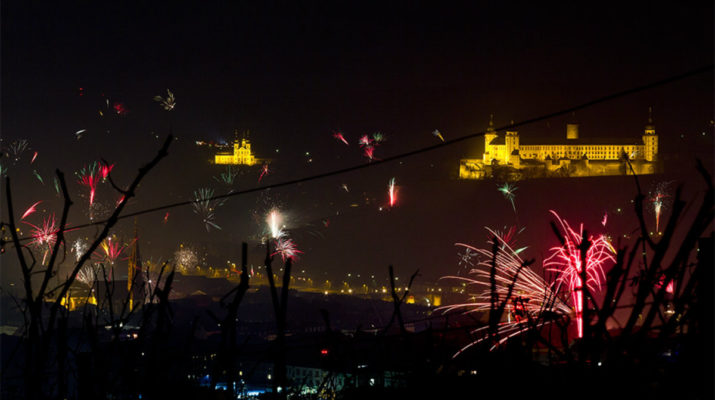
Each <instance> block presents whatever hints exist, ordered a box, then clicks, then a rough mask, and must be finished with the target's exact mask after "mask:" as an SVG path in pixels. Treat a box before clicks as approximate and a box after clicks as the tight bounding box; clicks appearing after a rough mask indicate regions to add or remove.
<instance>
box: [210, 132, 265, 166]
mask: <svg viewBox="0 0 715 400" xmlns="http://www.w3.org/2000/svg"><path fill="white" fill-rule="evenodd" d="M214 157H215V160H214V163H215V164H220V165H248V166H251V165H255V164H256V163H258V162H259V161H260V160H258V159H256V157H255V156H254V155H253V153H252V152H251V142H250V141H249V140H248V138H247V135H245V134H244V136H243V138H241V140H239V139H238V132H236V139H235V140H234V141H233V152H221V153H218V154H216V155H215V156H214Z"/></svg>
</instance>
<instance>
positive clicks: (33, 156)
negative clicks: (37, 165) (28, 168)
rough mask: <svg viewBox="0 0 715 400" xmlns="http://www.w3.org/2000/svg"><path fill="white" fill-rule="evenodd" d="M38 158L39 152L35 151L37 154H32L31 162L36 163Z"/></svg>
mask: <svg viewBox="0 0 715 400" xmlns="http://www.w3.org/2000/svg"><path fill="white" fill-rule="evenodd" d="M36 158H37V152H35V154H33V155H32V160H30V164H32V163H34V162H35V159H36Z"/></svg>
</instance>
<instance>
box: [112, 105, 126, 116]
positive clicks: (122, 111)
mask: <svg viewBox="0 0 715 400" xmlns="http://www.w3.org/2000/svg"><path fill="white" fill-rule="evenodd" d="M112 107H113V108H114V112H116V113H117V115H125V114H126V113H128V112H129V110H127V107H126V106H125V105H124V103H119V102H114V104H113V106H112Z"/></svg>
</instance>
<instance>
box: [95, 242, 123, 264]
mask: <svg viewBox="0 0 715 400" xmlns="http://www.w3.org/2000/svg"><path fill="white" fill-rule="evenodd" d="M99 247H100V249H101V250H99V251H97V252H95V253H94V256H95V260H96V261H97V262H103V263H108V264H109V265H110V266H114V264H115V263H116V262H117V260H118V259H119V257H120V256H121V255H122V253H123V252H124V250H125V249H126V248H127V245H126V244H123V243H121V241H119V240H117V239H115V238H112V237H111V236H110V237H108V238H106V239H104V240H103V241H102V243H101V244H100V245H99Z"/></svg>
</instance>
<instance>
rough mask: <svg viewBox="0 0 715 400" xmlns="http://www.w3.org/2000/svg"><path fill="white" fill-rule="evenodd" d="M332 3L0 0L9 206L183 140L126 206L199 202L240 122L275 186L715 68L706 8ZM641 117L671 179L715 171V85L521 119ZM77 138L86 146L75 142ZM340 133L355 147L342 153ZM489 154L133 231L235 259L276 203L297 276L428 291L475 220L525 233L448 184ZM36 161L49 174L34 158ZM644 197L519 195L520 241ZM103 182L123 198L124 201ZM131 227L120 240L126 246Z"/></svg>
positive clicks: (124, 175)
mask: <svg viewBox="0 0 715 400" xmlns="http://www.w3.org/2000/svg"><path fill="white" fill-rule="evenodd" d="M175 3H179V2H175ZM237 3H238V2H237ZM341 3H342V2H334V3H330V4H321V5H318V4H313V3H312V2H311V4H304V3H303V2H291V3H289V4H287V5H283V4H281V5H279V4H277V3H275V2H256V4H244V3H243V2H240V4H221V5H220V6H217V5H215V4H211V5H207V4H206V2H201V3H198V2H197V3H196V4H194V5H193V6H185V5H178V4H174V3H167V4H165V5H156V4H151V5H150V4H146V5H142V6H129V5H126V4H124V2H112V3H107V4H105V5H98V4H95V3H91V4H88V3H86V2H63V3H62V4H59V3H58V4H49V5H48V4H41V3H34V2H24V1H3V2H2V99H1V100H2V103H1V105H2V110H1V111H2V137H3V141H4V143H5V144H7V143H10V142H11V141H12V140H17V139H27V140H28V142H29V145H30V147H31V149H30V150H28V151H27V153H26V154H25V155H24V159H23V161H22V162H20V163H18V165H14V166H10V176H11V177H12V178H13V183H14V185H16V186H17V189H16V190H15V192H16V193H17V194H16V196H17V198H18V200H17V202H18V204H19V205H18V208H24V207H23V206H25V207H26V206H29V205H30V204H32V203H34V202H35V201H38V200H43V201H44V210H45V213H48V212H52V211H55V212H59V210H60V208H59V202H58V200H57V197H56V196H55V193H54V189H53V188H52V184H51V183H50V182H51V175H52V171H53V170H54V168H60V169H62V170H63V171H64V172H65V173H66V174H67V175H68V176H69V175H72V173H73V171H76V170H78V169H79V168H81V167H82V166H83V165H85V164H87V163H90V162H92V161H95V160H98V159H99V158H100V157H103V158H106V159H107V160H110V161H111V162H113V163H116V169H115V171H114V175H115V178H116V179H117V180H118V181H119V182H128V181H129V179H130V178H131V177H132V175H133V173H134V171H136V169H137V168H138V167H139V166H140V165H141V163H143V162H145V161H146V160H148V159H149V158H150V157H152V155H153V154H154V152H155V151H156V150H157V148H158V147H159V145H160V143H161V138H163V137H165V136H166V134H167V133H168V132H169V130H170V129H171V131H172V132H173V133H174V135H175V136H176V137H177V140H176V141H175V142H174V143H173V144H172V147H171V149H170V156H169V158H168V159H167V160H166V161H164V162H163V163H162V164H161V165H160V166H159V167H158V168H157V169H156V170H155V171H153V173H152V175H151V176H150V177H149V178H147V180H146V182H145V183H144V185H142V188H141V189H140V191H139V193H138V196H139V197H138V198H137V199H135V200H133V202H132V203H131V204H130V205H129V207H128V208H129V210H130V211H136V210H140V209H142V208H145V207H153V206H157V205H161V204H165V203H172V202H176V201H182V200H188V199H190V198H191V196H192V192H193V190H195V189H197V188H200V187H211V188H213V189H215V190H216V192H217V193H224V192H226V191H227V190H228V189H229V188H228V187H226V186H221V185H219V184H218V183H217V182H216V181H215V180H213V179H212V177H213V176H216V175H218V174H219V173H220V172H221V171H222V169H221V168H218V167H216V166H212V165H209V164H208V162H207V160H208V159H209V158H211V155H212V154H211V151H209V150H207V149H206V148H202V147H197V146H195V145H194V141H195V140H220V139H228V140H230V139H231V137H232V132H233V131H234V129H239V130H240V131H244V130H250V131H251V139H252V141H253V144H254V148H255V151H256V152H257V155H258V156H259V157H265V158H271V159H273V163H272V164H271V165H272V169H273V172H272V174H271V175H269V176H268V177H267V178H265V180H264V181H263V182H262V183H265V184H272V183H276V182H281V181H284V180H287V179H292V178H297V177H303V176H309V175H312V174H315V173H319V172H324V171H330V170H334V169H337V168H343V167H347V166H351V165H357V164H362V163H365V162H366V160H365V159H364V158H363V157H362V156H361V154H360V151H359V149H358V147H357V145H356V143H355V142H356V140H357V137H358V136H359V135H362V134H365V133H373V132H376V131H380V132H382V133H384V134H385V135H386V137H387V141H386V142H385V143H384V144H383V145H382V146H380V147H379V148H378V149H377V151H376V156H377V157H386V156H390V155H395V154H399V153H403V152H406V151H410V150H413V149H417V148H421V147H425V146H429V145H432V144H435V143H437V142H436V140H437V139H436V138H435V137H434V136H432V135H431V132H432V131H433V130H434V129H439V130H440V131H441V132H442V133H443V135H444V136H445V138H446V139H453V138H456V137H459V136H463V135H467V134H471V133H475V132H479V131H482V130H483V129H484V128H485V127H486V124H487V121H488V120H489V115H490V114H492V113H493V114H494V115H495V117H494V118H495V123H496V124H497V125H504V124H506V123H508V122H509V121H510V120H515V121H519V120H522V119H526V118H531V117H535V116H539V115H541V114H545V113H550V112H554V111H557V110H560V109H563V108H566V107H570V106H573V105H576V104H580V103H583V102H585V101H588V100H591V99H593V98H596V97H600V96H603V95H607V94H610V93H612V92H617V91H620V90H624V89H628V88H631V87H634V86H638V85H642V84H646V83H649V82H651V81H655V80H659V79H663V78H666V77H669V76H672V75H677V74H680V73H682V72H685V71H688V70H691V69H694V68H697V67H700V66H703V65H707V64H711V63H712V61H713V8H712V3H711V2H699V3H700V4H697V5H690V4H688V5H684V4H680V3H677V2H676V3H668V4H664V5H661V4H656V3H645V2H644V3H643V4H640V5H634V4H630V3H628V4H626V3H625V2H592V3H588V4H585V5H584V4H576V3H577V2H571V3H565V4H558V5H543V4H534V2H473V3H472V4H470V5H467V6H465V5H461V4H458V3H451V4H442V2H414V3H402V2H376V3H370V2H360V3H356V4H353V5H346V4H341ZM383 3H389V4H383ZM80 88H82V90H81V93H82V96H80ZM167 88H169V89H171V90H172V91H173V92H174V93H175V95H176V98H177V106H176V108H175V109H174V110H173V111H171V112H166V111H164V110H162V109H161V108H160V107H159V105H158V104H157V103H156V102H154V101H153V100H152V98H153V97H154V96H155V95H164V94H165V91H166V89H167ZM105 99H109V100H110V102H121V103H123V104H124V105H125V106H126V107H127V109H128V110H129V112H128V114H126V115H124V116H117V115H113V114H111V113H105V114H106V115H105V116H104V117H100V116H99V114H98V110H100V109H102V107H103V106H104V104H105V103H104V102H105ZM649 106H652V107H653V108H654V118H655V121H656V126H657V131H658V133H659V134H660V135H661V136H660V137H661V146H662V148H663V149H665V150H667V152H668V155H664V156H667V157H669V159H670V160H671V163H670V168H671V169H670V173H673V174H676V173H680V174H682V175H683V176H687V175H688V174H690V173H691V172H692V171H693V169H692V165H693V155H699V156H701V157H705V158H706V163H708V165H712V153H713V135H712V134H713V130H712V122H711V121H712V119H713V115H712V114H713V112H712V111H713V76H712V72H708V73H705V74H701V75H698V76H696V77H693V78H690V79H687V80H684V81H681V82H677V83H673V84H670V85H668V86H663V87H661V88H657V89H652V90H648V91H645V92H641V93H639V94H637V95H633V96H629V97H624V98H622V99H618V100H614V101H611V102H608V103H604V104H600V105H597V106H594V107H591V108H588V109H585V110H582V111H579V112H578V113H577V114H576V115H575V116H564V117H559V118H552V119H550V120H548V121H544V122H540V123H536V124H531V125H528V126H524V127H521V128H520V134H521V135H522V136H529V135H531V136H536V137H549V136H551V137H554V136H562V135H563V134H564V131H565V128H564V124H565V123H566V121H567V120H568V119H569V118H576V119H577V120H578V122H579V123H580V124H581V132H582V135H584V136H588V135H591V136H599V137H609V136H616V137H626V136H627V137H631V136H633V137H638V136H639V135H640V133H641V132H642V128H643V125H644V123H645V120H646V118H647V108H648V107H649ZM80 129H86V130H87V132H86V133H85V135H84V136H83V137H82V139H81V140H76V139H75V135H74V132H76V131H78V130H80ZM334 130H342V131H343V132H345V135H346V137H347V138H348V139H349V140H350V141H351V142H352V143H351V145H350V146H349V147H345V146H344V145H343V144H341V143H339V142H337V141H335V140H334V139H333V138H332V137H331V133H332V132H333V131H334ZM681 135H683V136H682V137H681ZM156 136H159V138H160V139H156ZM276 149H278V150H279V151H278V152H276ZM480 150H481V149H480V140H471V141H467V142H462V143H460V144H457V145H453V146H451V147H447V148H444V149H441V150H438V151H434V152H431V153H427V154H424V155H421V156H417V157H413V158H408V159H405V160H403V162H402V163H397V162H396V163H390V164H385V165H381V166H378V167H375V168H369V169H364V170H361V171H357V172H353V173H350V174H346V175H344V176H339V177H333V178H329V179H324V180H320V181H315V182H311V183H308V184H304V185H302V186H300V187H289V188H284V189H278V190H273V191H270V192H268V193H262V194H260V195H247V196H241V197H236V198H232V199H231V200H229V202H228V203H226V204H225V205H224V206H222V207H221V208H220V209H219V210H218V211H217V223H218V224H219V225H221V226H222V227H223V230H221V231H216V230H212V231H211V232H208V233H207V232H206V230H205V229H204V226H203V224H202V223H201V221H200V220H199V218H198V217H197V216H196V215H194V214H193V213H192V212H191V208H190V207H184V208H182V209H172V210H170V212H171V216H170V218H169V223H168V224H166V225H164V224H162V223H161V221H162V218H163V216H164V212H159V213H155V214H149V215H146V216H143V217H141V219H140V221H139V223H140V227H141V230H142V231H143V232H144V233H143V236H144V241H145V243H146V245H145V247H144V248H145V250H144V251H145V254H147V256H152V257H154V258H155V259H159V258H163V259H166V258H168V257H171V253H172V251H173V249H175V248H176V247H177V246H178V243H180V242H184V243H193V244H195V245H197V246H199V245H200V243H213V244H220V245H221V246H224V248H229V247H230V246H232V245H233V244H236V243H238V242H240V241H241V240H250V241H251V245H252V246H253V248H254V249H256V250H257V252H258V253H259V250H258V249H257V241H256V240H255V238H256V236H257V235H259V234H260V233H261V228H262V227H261V226H259V224H257V223H256V222H255V221H254V218H253V217H252V214H254V213H261V212H263V211H265V209H266V208H268V207H269V206H271V205H276V204H278V205H280V206H281V207H282V209H283V210H285V211H286V212H287V213H288V215H289V216H290V220H289V225H290V226H289V228H291V234H292V235H293V237H294V238H295V240H296V242H297V243H298V246H299V248H301V249H302V250H304V251H305V254H304V255H303V256H302V258H301V261H300V263H301V264H302V265H303V266H304V267H306V268H313V269H314V270H315V271H316V273H320V274H336V275H340V274H343V273H344V272H345V271H353V270H354V271H362V272H363V273H384V274H386V268H385V267H386V266H387V265H388V264H390V263H393V264H395V266H396V268H397V270H398V272H399V271H403V273H404V274H408V273H409V272H411V271H413V270H414V269H416V268H421V270H422V271H423V272H424V275H425V277H426V278H427V277H429V278H434V277H438V276H441V275H445V274H448V273H453V272H454V269H455V268H456V250H455V248H454V242H457V241H459V242H467V243H473V244H477V245H481V244H483V242H484V240H485V239H486V235H485V231H484V229H483V227H484V226H492V227H497V228H500V227H503V226H505V225H511V224H514V223H515V222H516V221H515V216H514V213H513V211H512V210H511V205H510V204H509V203H508V202H507V201H505V200H504V199H503V197H501V195H500V194H499V193H498V192H497V190H496V183H495V182H467V183H465V182H455V181H454V180H453V177H454V174H455V173H456V169H457V165H458V160H459V157H462V156H478V155H479V154H480ZM34 151H37V152H38V158H37V161H36V162H35V163H33V164H32V165H29V158H30V156H31V154H32V153H34ZM306 152H310V154H311V157H310V158H312V162H308V161H307V160H308V157H307V156H305V153H306ZM665 153H666V151H664V154H665ZM708 157H709V158H708ZM33 170H37V171H38V173H40V175H41V176H43V177H44V181H45V183H44V184H40V183H39V182H38V180H37V179H36V178H35V177H33V174H32V171H33ZM257 175H258V172H257V170H256V169H252V170H247V171H243V175H241V176H240V178H239V181H238V183H237V185H235V187H233V188H232V189H234V190H241V189H248V188H252V187H255V186H256V184H257V182H256V180H257ZM391 177H395V178H396V180H397V183H398V185H400V187H401V192H400V193H401V200H400V206H399V207H397V208H395V209H393V210H390V211H389V212H386V211H379V209H378V207H379V206H380V205H383V204H384V203H385V202H386V190H387V183H388V180H389V179H390V178H391ZM666 179H671V178H670V177H665V176H664V177H650V178H645V180H646V181H647V182H646V183H656V182H657V181H661V180H666ZM672 179H679V178H678V177H674V178H672ZM343 183H345V184H347V185H348V187H349V188H350V192H349V193H346V192H345V191H344V190H342V189H341V188H340V186H341V184H343ZM631 183H632V181H631V180H630V179H626V178H606V179H603V178H600V179H585V180H577V181H573V180H549V181H537V182H524V183H522V184H520V188H519V191H518V192H517V205H518V223H519V224H520V225H521V226H526V227H527V230H526V232H527V233H526V236H525V239H524V241H525V242H527V243H526V244H528V245H529V246H531V247H532V248H534V251H535V254H534V257H537V256H539V255H538V252H542V253H543V252H545V251H546V250H547V249H548V247H549V246H551V245H553V243H551V242H550V241H548V240H546V239H544V235H543V233H544V232H547V234H548V220H549V217H548V209H549V208H558V207H561V210H563V214H565V216H566V217H567V218H568V219H574V220H583V221H590V222H592V223H595V224H597V222H598V221H600V218H601V217H602V215H603V212H604V210H609V209H611V208H613V207H616V205H620V204H622V203H627V202H628V200H629V199H630V198H632V197H633V195H634V192H632V190H631V189H632V187H631V186H627V185H631ZM70 186H71V187H70V191H71V192H73V194H75V195H76V196H77V197H78V199H77V205H76V206H75V209H74V211H73V214H72V215H71V223H74V224H79V223H84V222H86V221H87V216H86V199H81V198H79V196H80V194H81V193H83V192H82V188H80V187H79V186H78V185H76V183H75V182H74V180H72V179H71V181H70ZM624 187H625V188H626V189H623V188H624ZM101 189H102V190H104V194H106V197H105V201H107V202H108V204H110V203H111V200H107V199H111V198H112V196H114V195H111V194H110V191H109V189H108V188H107V187H102V188H101ZM616 189H617V190H616ZM692 190H693V192H695V191H697V187H693V188H692ZM568 194H573V196H572V197H569V196H568ZM366 199H367V203H369V204H366ZM579 201H582V202H581V203H579ZM350 204H358V205H359V207H350ZM576 204H578V206H577V205H576ZM83 208H84V212H83V210H82V209H83ZM3 213H6V210H5V207H3ZM3 215H5V214H3ZM35 218H36V220H35V222H37V221H38V220H39V218H40V217H39V216H38V215H36V216H35ZM327 218H329V219H330V225H329V226H328V227H327V228H326V227H325V226H324V225H323V221H324V220H325V219H327ZM623 218H624V221H623V226H622V227H618V229H624V230H625V229H629V228H630V227H631V223H632V220H629V219H627V218H626V216H624V217H623ZM574 222H575V221H574ZM130 225H131V224H130V223H124V224H122V225H120V226H119V227H118V229H117V233H118V234H119V235H120V236H122V235H123V236H124V237H128V236H129V235H130V232H131V226H130ZM613 229H614V230H616V229H617V228H616V227H614V228H613ZM88 233H90V232H88ZM258 253H257V255H256V256H255V257H253V258H255V262H256V263H258V262H260V259H261V258H260V254H258ZM3 257H7V256H3ZM231 257H232V258H234V259H235V254H234V255H232V256H231ZM3 261H4V262H5V261H7V260H3ZM252 261H254V260H252ZM5 270H6V269H4V271H3V274H7V272H6V271H5ZM8 276H11V275H3V277H4V278H7V277H8Z"/></svg>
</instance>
